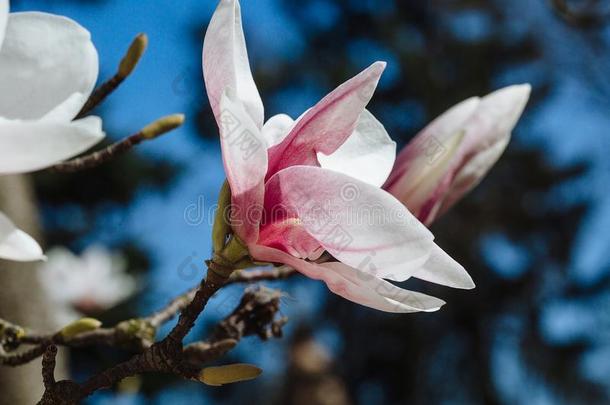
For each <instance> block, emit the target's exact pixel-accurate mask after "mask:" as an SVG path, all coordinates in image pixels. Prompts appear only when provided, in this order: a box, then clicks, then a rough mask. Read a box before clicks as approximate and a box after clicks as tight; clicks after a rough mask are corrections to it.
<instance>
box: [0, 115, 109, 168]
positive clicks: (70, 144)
mask: <svg viewBox="0 0 610 405" xmlns="http://www.w3.org/2000/svg"><path fill="white" fill-rule="evenodd" d="M103 137H104V132H103V131H102V120H101V119H100V118H99V117H93V116H92V117H87V118H84V119H81V120H77V121H73V122H70V123H58V122H53V121H49V122H46V121H32V122H30V121H11V120H3V119H0V174H8V173H23V172H29V171H34V170H39V169H43V168H45V167H48V166H51V165H53V164H55V163H57V162H60V161H62V160H64V159H68V158H70V157H73V156H75V155H78V154H79V153H81V152H84V151H85V150H87V149H89V148H90V147H91V146H93V145H95V144H96V143H98V142H99V141H100V140H102V138H103Z"/></svg>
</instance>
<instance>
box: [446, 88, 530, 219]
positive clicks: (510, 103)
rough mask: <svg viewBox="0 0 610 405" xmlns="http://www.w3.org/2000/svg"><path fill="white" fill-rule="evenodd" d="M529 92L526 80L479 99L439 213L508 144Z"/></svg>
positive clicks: (471, 184) (471, 185)
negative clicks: (479, 101)
mask: <svg viewBox="0 0 610 405" xmlns="http://www.w3.org/2000/svg"><path fill="white" fill-rule="evenodd" d="M530 93H531V86H530V85H529V84H524V85H515V86H509V87H505V88H502V89H500V90H497V91H495V92H493V93H490V94H489V95H487V96H485V97H483V98H482V99H481V104H480V105H479V108H478V109H477V111H476V113H475V114H474V115H473V116H472V117H471V118H470V120H469V121H468V125H467V128H466V136H465V138H464V145H463V146H462V147H461V149H462V154H461V159H457V158H456V163H455V166H454V168H455V170H454V175H453V177H452V182H451V187H450V188H449V190H447V192H446V195H445V198H444V199H443V201H442V202H441V204H439V205H441V206H440V207H439V210H438V215H437V216H440V215H442V214H443V213H445V212H446V211H447V210H448V209H449V208H450V207H451V206H453V204H455V203H456V202H457V201H459V200H460V199H461V198H462V197H463V196H464V194H466V193H467V192H469V191H470V190H472V189H473V188H474V187H475V186H476V185H477V184H479V182H480V181H481V180H482V179H483V177H484V176H485V175H486V174H487V172H488V171H489V170H490V169H491V168H492V167H493V165H494V164H495V163H496V162H497V160H498V159H499V158H500V156H501V155H502V153H503V152H504V150H505V149H506V146H507V145H508V143H509V141H510V137H511V132H512V130H513V128H514V127H515V126H516V125H517V122H518V121H519V118H520V117H521V114H522V113H523V110H524V109H525V106H526V104H527V101H528V99H529V96H530Z"/></svg>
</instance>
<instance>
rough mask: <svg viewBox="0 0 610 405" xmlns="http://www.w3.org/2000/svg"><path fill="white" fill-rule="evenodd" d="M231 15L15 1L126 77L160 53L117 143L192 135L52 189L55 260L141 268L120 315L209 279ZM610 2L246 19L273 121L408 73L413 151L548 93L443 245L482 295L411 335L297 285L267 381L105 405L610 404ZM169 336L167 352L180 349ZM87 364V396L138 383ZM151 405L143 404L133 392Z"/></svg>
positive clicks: (272, 6) (131, 89) (497, 1)
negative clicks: (94, 385)
mask: <svg viewBox="0 0 610 405" xmlns="http://www.w3.org/2000/svg"><path fill="white" fill-rule="evenodd" d="M215 6H216V1H214V0H180V1H173V0H149V1H141V0H88V1H85V0H78V1H68V0H48V1H45V0H12V1H11V7H12V10H13V11H18V10H41V11H48V12H53V13H57V14H63V15H66V16H69V17H71V18H73V19H75V20H77V21H79V22H80V23H81V24H82V25H84V26H85V27H87V28H88V29H89V30H90V31H91V33H92V36H93V40H94V43H95V44H96V46H97V49H98V51H99V54H100V65H101V74H100V78H101V80H103V79H105V78H108V77H110V76H111V75H112V74H113V73H114V71H115V68H116V65H117V63H118V61H119V59H120V57H121V55H122V54H123V52H124V50H125V49H126V47H127V46H128V44H129V42H130V40H131V39H132V38H133V36H134V35H135V34H137V33H139V32H146V33H147V34H148V35H149V38H150V46H149V49H148V51H147V53H146V56H145V58H144V59H143V61H142V63H141V65H140V66H138V69H137V71H136V72H135V74H134V75H133V76H132V77H131V78H129V79H128V81H127V82H126V83H125V84H124V85H123V86H121V88H120V89H119V90H118V91H116V92H115V93H114V94H113V95H112V96H111V98H110V99H109V100H108V101H107V102H106V103H105V104H104V105H103V106H102V107H101V108H99V109H98V110H97V111H96V113H98V114H99V115H101V116H102V117H103V118H104V127H105V129H106V131H107V132H108V135H109V139H110V140H116V139H120V138H121V137H123V136H125V135H128V134H130V133H133V132H135V131H136V130H137V129H139V128H140V127H142V126H143V125H145V124H146V123H148V122H150V121H152V120H154V119H156V118H158V117H159V116H162V115H166V114H169V113H174V112H184V113H186V114H187V117H188V121H187V124H186V125H185V126H184V127H183V128H181V129H179V130H178V131H175V132H173V133H171V134H169V135H167V136H165V137H163V138H161V139H159V140H156V141H154V142H149V143H147V144H145V145H143V146H141V147H138V149H137V151H135V152H133V153H130V154H128V155H127V156H125V157H122V158H120V159H118V160H117V161H115V162H114V163H113V164H108V165H104V166H102V167H100V168H97V169H94V170H90V171H86V172H82V173H79V174H75V175H58V174H48V173H40V174H36V175H35V176H34V181H35V190H36V193H37V201H38V206H39V209H40V212H41V218H42V224H43V229H44V238H45V240H46V245H47V246H48V247H51V246H55V245H65V246H68V247H70V248H71V249H73V250H75V251H77V252H78V251H80V250H82V249H84V248H85V247H86V246H88V245H89V244H91V243H94V242H97V243H103V244H104V245H106V246H109V247H110V248H112V249H114V250H118V251H122V252H123V254H125V255H126V256H127V257H128V258H129V268H130V270H131V271H133V272H136V273H137V275H138V277H139V280H140V285H141V289H140V291H139V293H138V294H137V295H136V296H135V297H133V298H132V299H130V300H128V301H127V302H124V303H123V304H121V305H119V306H118V307H116V308H113V309H112V310H110V311H108V312H107V313H105V314H103V318H104V321H106V322H113V321H116V320H120V319H125V318H126V317H129V316H134V315H137V314H144V313H147V312H149V311H151V310H154V309H157V308H159V307H160V306H162V305H163V304H164V303H165V302H166V301H167V300H169V299H170V298H171V297H173V296H175V295H176V294H178V293H180V292H182V291H184V290H186V289H188V288H190V287H191V286H193V285H194V284H195V283H197V281H198V280H199V278H201V276H202V275H203V274H204V266H203V260H204V259H206V258H207V257H208V255H209V252H210V249H211V247H210V238H209V234H210V228H211V226H210V222H211V220H210V219H209V208H210V207H211V206H212V205H213V204H214V203H215V201H216V196H217V193H218V190H219V187H220V185H221V184H222V181H223V180H224V174H223V170H222V163H221V157H220V152H219V143H218V141H217V130H216V127H215V123H214V119H213V116H212V114H211V111H210V109H209V105H208V103H207V99H206V95H205V89H204V86H203V80H202V76H201V67H200V64H201V61H200V57H201V55H200V53H201V46H202V41H203V34H204V32H205V28H206V26H207V23H208V22H209V19H210V17H211V15H212V12H213V10H214V8H215ZM609 12H610V2H608V1H604V0H598V1H596V0H580V1H577V0H574V1H562V0H553V1H546V0H510V1H506V0H452V1H449V0H428V1H425V0H412V1H404V0H394V1H392V0H378V1H374V0H312V1H302V0H301V1H297V0H256V1H254V0H243V1H242V13H243V19H244V26H245V31H246V38H247V42H248V48H249V52H250V60H251V64H252V67H253V71H254V75H255V80H256V82H257V84H258V86H259V90H260V91H261V94H262V97H263V100H264V102H265V106H266V115H267V117H269V116H271V115H272V114H276V113H280V112H286V113H288V114H290V115H291V116H293V117H297V116H298V115H300V114H301V112H303V111H304V110H305V109H307V108H308V107H310V106H311V105H313V104H314V103H315V102H316V101H317V100H319V99H320V98H321V97H322V96H324V95H325V94H326V93H327V92H328V91H330V90H332V89H333V88H334V87H335V86H337V85H339V84H340V83H342V82H343V81H345V80H347V79H348V78H350V77H351V76H353V75H354V74H356V73H358V72H359V71H360V70H361V69H363V68H364V67H366V66H368V65H369V64H370V63H372V62H373V61H375V60H385V61H387V62H388V68H387V70H386V72H385V74H384V76H383V78H382V80H381V83H380V85H379V88H378V91H377V93H376V95H375V96H374V98H373V100H372V102H371V104H370V105H369V108H370V110H371V111H372V112H373V113H374V114H375V115H376V116H377V117H378V118H379V119H380V120H381V121H382V122H383V123H384V124H385V126H386V128H387V129H388V131H389V133H390V134H391V136H392V137H393V138H394V139H395V140H397V142H399V144H400V145H403V144H405V143H406V142H408V141H409V139H411V138H412V137H413V136H414V134H416V133H417V131H418V130H419V129H421V128H422V127H423V126H424V125H425V124H426V123H427V122H429V121H430V120H431V119H432V118H434V117H435V116H437V115H438V114H440V113H441V112H443V111H444V110H445V109H446V108H448V107H450V106H451V105H453V104H455V103H457V102H459V101H461V100H462V99H465V98H467V97H470V96H472V95H484V94H486V93H488V92H489V91H491V90H493V89H497V88H499V87H502V86H505V85H509V84H514V83H522V82H529V83H531V84H532V86H533V97H532V100H531V101H530V104H529V105H528V107H527V109H526V112H525V115H524V117H523V119H522V120H521V122H520V124H519V125H518V127H517V128H516V130H515V132H514V137H513V141H512V143H511V144H510V146H509V148H508V150H507V152H506V153H505V155H504V156H503V157H502V159H501V161H500V162H499V164H498V165H497V166H496V167H495V168H494V169H493V170H492V172H491V173H490V175H489V176H488V177H487V178H486V179H485V180H484V181H483V183H482V184H481V185H480V186H479V187H478V188H477V189H476V190H475V191H474V192H473V193H471V194H470V195H469V196H468V197H467V198H466V199H464V200H463V201H462V202H461V203H460V204H459V205H457V206H456V207H455V208H454V209H453V210H452V211H451V212H450V213H449V214H448V215H447V216H445V217H444V218H443V219H442V220H440V221H438V222H437V223H435V224H434V226H433V229H432V230H433V232H434V233H435V235H436V236H437V240H438V241H439V244H440V245H441V246H443V248H444V249H445V250H446V251H447V252H449V253H450V254H451V255H453V257H455V258H456V259H457V260H458V261H460V262H461V263H462V264H464V265H465V267H466V268H467V269H468V270H469V272H470V274H471V275H472V276H473V278H474V280H475V282H476V283H477V289H475V290H474V291H454V290H451V289H448V288H442V287H436V286H434V285H431V284H424V283H422V284H417V283H411V282H408V283H407V284H409V285H411V286H413V287H415V288H417V289H419V290H420V291H424V292H427V293H430V294H433V295H435V296H440V297H442V298H444V299H445V300H446V301H448V305H446V306H445V307H444V308H443V309H442V310H441V311H440V312H438V313H433V314H414V315H392V314H384V313H380V312H376V311H373V310H368V309H366V308H362V307H359V306H357V305H355V304H351V303H349V302H347V301H344V300H341V299H338V298H337V297H335V296H333V295H331V294H330V293H329V292H328V291H327V290H326V288H325V287H324V286H323V285H322V284H321V283H318V282H314V281H311V280H305V279H304V278H298V279H294V280H290V281H288V282H282V283H276V284H273V285H271V286H273V287H277V288H281V289H282V290H283V291H285V292H286V296H285V299H284V300H283V303H282V312H283V314H285V315H287V316H288V317H289V318H290V321H289V324H288V325H287V327H286V329H285V332H286V333H285V336H284V338H283V339H281V340H274V341H270V342H266V343H262V342H260V341H258V340H257V339H254V338H248V339H246V340H244V341H243V342H242V343H241V344H240V346H239V347H238V348H237V350H235V351H234V352H233V353H232V354H231V357H230V359H231V361H245V362H251V363H255V364H258V365H260V366H261V367H262V368H263V369H264V371H265V372H264V375H263V377H262V378H260V379H258V380H255V381H252V382H248V383H242V384H238V385H234V386H226V387H222V388H210V387H206V386H203V385H200V384H196V383H188V382H183V381H178V380H173V379H171V378H168V377H166V376H148V377H146V378H144V379H143V380H141V381H140V382H139V385H140V386H139V389H138V391H137V392H134V390H133V389H131V388H129V387H125V386H122V387H119V388H117V389H116V390H114V391H106V392H101V393H99V394H97V395H96V396H94V397H92V398H91V399H90V401H89V403H91V404H110V403H120V404H144V403H146V404H149V403H150V404H162V403H163V404H165V403H171V404H193V403H203V404H206V403H222V404H242V403H248V402H249V403H256V404H258V403H260V404H585V403H586V404H605V403H610V258H609V257H610V256H609V255H608V251H609V249H610V195H609V194H608V186H610V161H609V160H608V154H609V152H610V79H609V78H610V52H609V51H610V21H609V20H608V15H609ZM242 289H243V287H232V288H231V289H229V290H228V291H226V292H225V293H224V294H223V295H221V296H218V297H216V298H215V299H214V300H213V301H212V303H211V304H210V307H209V308H208V310H207V311H206V313H205V316H204V318H203V320H201V321H200V322H199V323H198V325H197V328H196V330H195V332H194V337H202V336H204V334H205V332H206V331H207V330H209V328H210V327H211V325H213V324H214V322H216V321H218V319H220V318H222V317H223V316H224V315H226V314H228V313H229V312H230V310H231V309H232V307H233V306H234V305H235V304H236V303H237V301H238V299H239V297H240V293H241V290H242ZM162 333H163V332H162ZM121 356H124V354H121V353H116V352H114V351H111V350H101V349H95V350H78V351H73V352H72V353H71V368H72V372H73V374H74V375H75V377H76V378H83V377H84V376H86V375H89V374H90V373H92V372H94V371H95V370H98V369H100V368H101V367H103V366H104V365H110V364H112V363H114V362H116V361H118V360H119V359H120V358H121ZM132 388H133V387H132Z"/></svg>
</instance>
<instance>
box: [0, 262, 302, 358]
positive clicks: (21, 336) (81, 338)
mask: <svg viewBox="0 0 610 405" xmlns="http://www.w3.org/2000/svg"><path fill="white" fill-rule="evenodd" d="M296 274H298V273H297V272H296V271H295V270H294V269H292V268H289V267H286V266H282V267H276V268H273V269H271V270H264V269H263V270H258V269H257V270H238V271H234V272H233V273H232V274H231V276H230V277H229V279H228V280H227V281H226V283H225V284H233V283H256V282H260V281H276V280H283V279H286V278H289V277H292V276H294V275H296ZM197 290H198V288H193V289H191V290H190V291H188V292H186V293H184V294H182V295H180V296H178V297H176V298H174V299H173V300H172V301H171V302H170V303H168V304H167V305H166V306H165V307H163V308H162V309H160V310H158V311H156V312H154V313H152V314H150V315H149V316H146V317H143V318H135V319H129V320H126V321H123V322H120V323H119V324H117V325H115V326H114V327H110V328H99V329H96V330H93V331H89V332H83V333H81V334H79V335H77V336H75V337H73V338H71V339H68V340H66V339H65V338H64V337H63V336H62V335H61V333H59V332H55V333H51V334H44V333H38V332H33V331H25V330H24V328H22V327H20V326H17V325H14V324H12V323H10V322H7V321H4V320H2V319H0V343H1V344H2V346H3V347H6V348H7V349H9V350H10V351H13V350H15V349H17V348H18V347H19V346H20V345H35V346H34V347H33V348H30V349H28V350H26V351H24V352H22V353H18V354H8V353H6V352H5V351H4V350H0V365H3V366H10V367H16V366H20V365H22V364H25V363H29V362H30V361H32V360H34V359H36V358H38V357H40V356H42V354H43V353H44V350H45V347H46V346H48V345H51V344H53V345H58V346H67V347H75V348H76V347H89V346H109V347H117V348H123V349H128V350H132V351H134V352H141V351H144V350H146V349H147V348H149V347H150V346H152V344H153V343H154V340H155V335H156V331H157V329H158V328H159V327H160V326H161V325H163V324H165V323H167V322H169V321H170V320H172V319H173V318H174V317H175V316H176V314H178V313H179V312H180V311H181V310H182V309H184V308H185V307H186V306H187V305H188V303H189V302H191V301H192V300H193V298H194V297H195V293H196V292H197Z"/></svg>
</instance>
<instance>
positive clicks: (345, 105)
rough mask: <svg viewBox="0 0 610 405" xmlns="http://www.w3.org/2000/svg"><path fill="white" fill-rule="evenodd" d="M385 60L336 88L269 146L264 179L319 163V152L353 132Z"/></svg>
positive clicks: (331, 149)
mask: <svg viewBox="0 0 610 405" xmlns="http://www.w3.org/2000/svg"><path fill="white" fill-rule="evenodd" d="M384 69H385V62H375V63H373V64H372V65H371V66H369V67H368V68H367V69H365V70H364V71H362V72H361V73H360V74H358V75H356V76H355V77H353V78H352V79H350V80H348V81H347V82H345V83H343V84H342V85H341V86H339V87H337V88H336V89H335V90H333V91H332V92H331V93H330V94H328V95H327V96H326V97H324V98H323V99H322V100H320V102H318V104H316V105H315V106H314V107H313V108H311V109H310V110H309V111H307V113H305V114H304V116H303V117H302V118H301V119H299V120H298V121H297V124H296V125H295V126H294V127H293V128H292V130H291V131H290V133H289V134H288V135H287V136H286V138H284V140H283V141H282V142H281V143H280V144H279V145H276V146H274V147H272V148H270V149H269V172H268V175H267V178H269V177H270V176H272V175H273V174H274V173H276V172H278V171H280V170H281V169H284V168H286V167H290V166H294V165H313V166H317V165H318V159H317V157H316V154H317V153H318V152H321V153H324V154H325V155H330V154H332V153H333V152H335V151H336V150H337V149H338V148H339V147H340V146H341V145H343V143H344V142H345V140H346V139H347V138H348V137H349V136H350V135H351V134H352V132H354V129H355V128H356V124H357V122H358V117H360V114H361V113H362V111H364V108H365V107H366V105H367V104H368V102H369V100H370V99H371V97H372V95H373V92H374V91H375V88H376V87H377V82H378V81H379V78H380V77H381V74H382V73H383V70H384Z"/></svg>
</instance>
